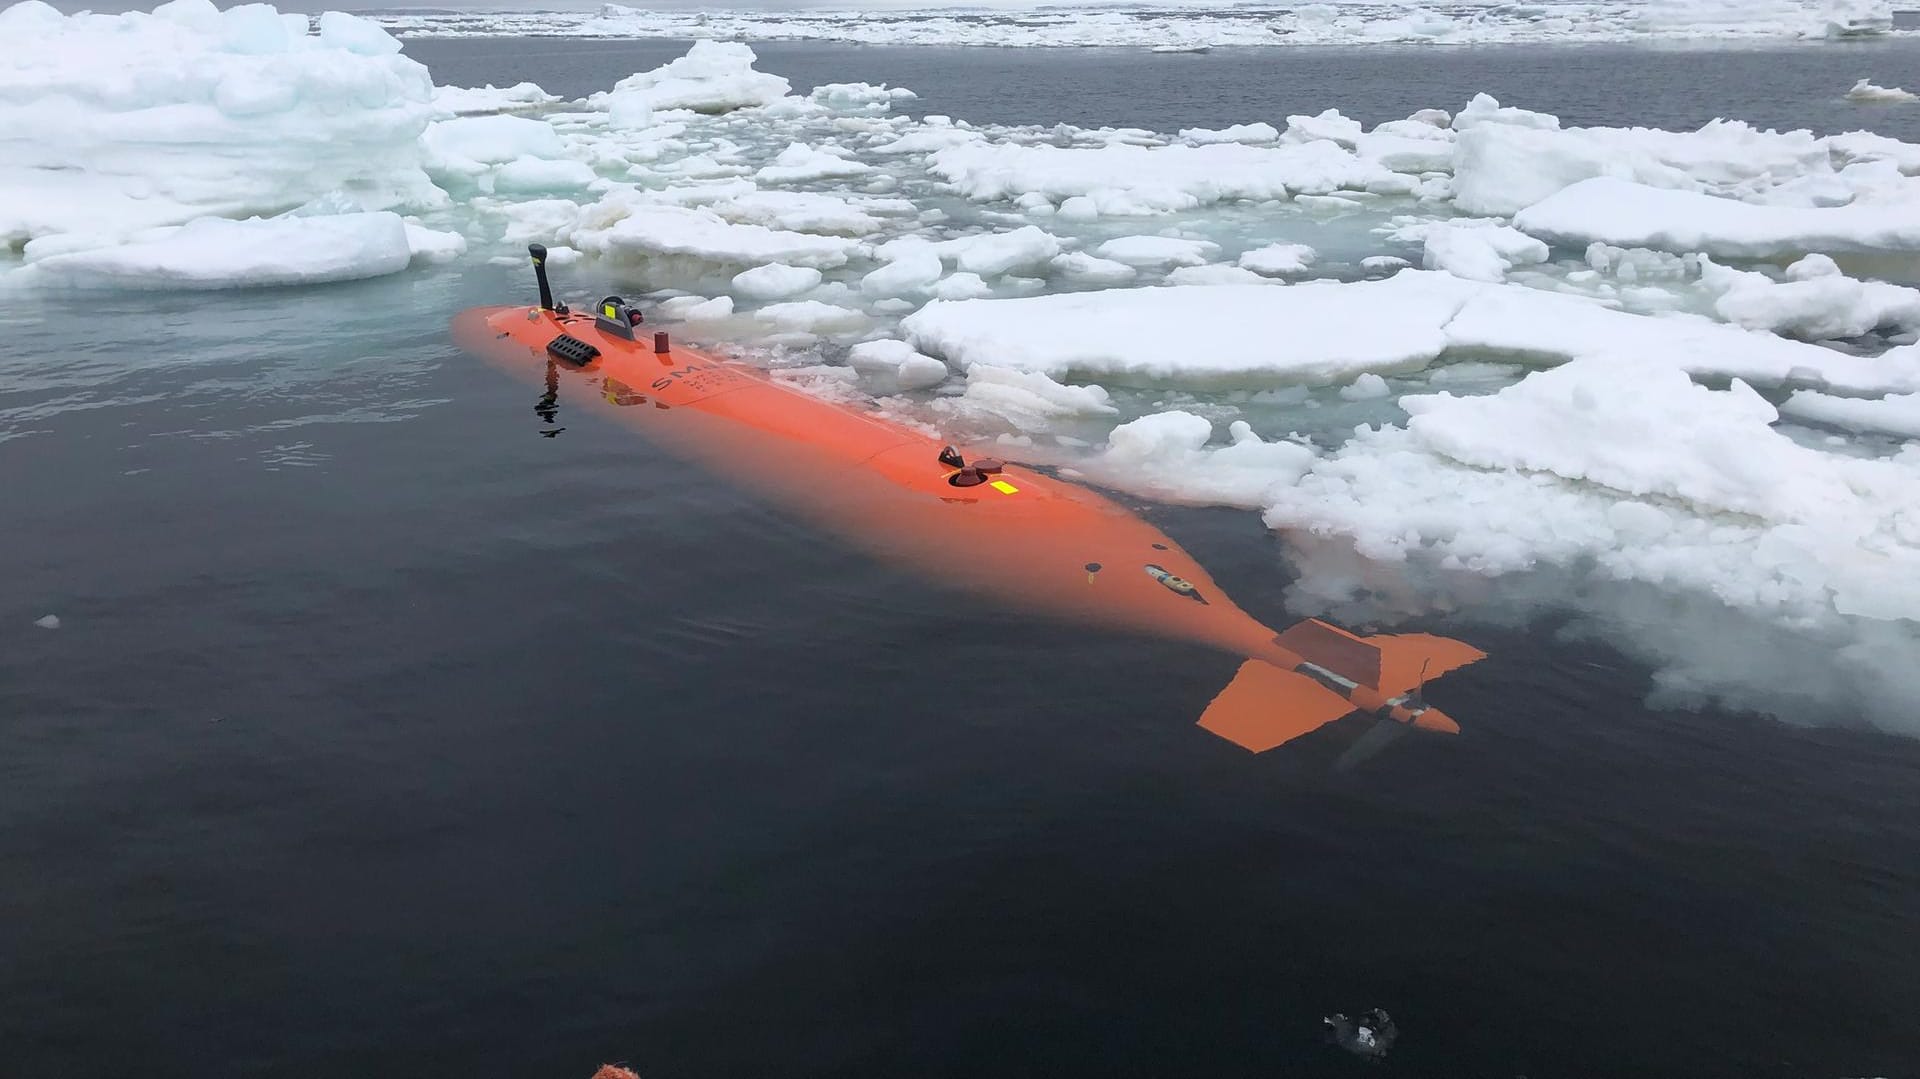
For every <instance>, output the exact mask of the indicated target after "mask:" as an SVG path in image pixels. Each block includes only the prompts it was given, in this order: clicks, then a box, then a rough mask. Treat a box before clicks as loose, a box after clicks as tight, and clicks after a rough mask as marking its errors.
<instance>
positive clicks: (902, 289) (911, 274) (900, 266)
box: [860, 245, 946, 296]
mask: <svg viewBox="0 0 1920 1079" xmlns="http://www.w3.org/2000/svg"><path fill="white" fill-rule="evenodd" d="M930 246H931V245H929V247H930ZM945 272H946V266H945V264H944V263H942V262H941V261H940V256H939V255H937V254H935V253H934V252H933V251H932V250H921V251H914V252H909V253H907V254H903V255H901V256H900V257H899V258H896V259H894V260H893V261H891V262H889V263H887V264H886V265H884V266H882V267H880V268H879V269H877V270H874V271H872V272H870V273H868V274H867V275H866V276H865V277H862V278H861V279H860V291H862V292H864V293H866V294H868V295H869V296H905V295H907V294H909V293H914V292H919V291H921V290H924V289H928V288H931V287H933V283H934V282H936V281H938V280H940V275H941V274H943V273H945Z"/></svg>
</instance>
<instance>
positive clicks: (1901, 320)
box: [1701, 255, 1920, 341]
mask: <svg viewBox="0 0 1920 1079" xmlns="http://www.w3.org/2000/svg"><path fill="white" fill-rule="evenodd" d="M1786 277H1787V280H1785V281H1775V280H1774V279H1773V278H1771V277H1768V276H1767V275H1765V274H1763V273H1757V272H1754V271H1747V270H1735V269H1731V268H1729V267H1726V266H1718V265H1715V264H1713V263H1711V262H1706V263H1703V266H1702V279H1701V283H1702V285H1704V286H1705V287H1706V288H1708V289H1710V290H1715V291H1718V292H1719V296H1718V297H1717V298H1716V299H1715V300H1714V305H1713V306H1714V310H1715V312H1717V313H1718V314H1719V315H1720V317H1721V318H1724V319H1726V320H1727V321H1728V322H1732V323H1734V324H1736V325H1740V326H1744V327H1746V328H1747V329H1749V330H1760V331H1764V332H1768V333H1777V334H1783V335H1785V336H1788V337H1798V338H1801V339H1803V340H1807V341H1827V340H1834V339H1838V338H1848V337H1859V336H1861V335H1863V334H1867V333H1871V332H1872V331H1874V330H1876V329H1881V328H1883V327H1888V328H1894V329H1901V330H1914V329H1920V290H1915V289H1911V288H1906V287H1904V286H1901V285H1891V284H1888V283H1886V282H1884V281H1858V280H1855V279H1853V278H1851V277H1847V276H1844V275H1843V274H1841V273H1840V269H1839V267H1838V266H1837V265H1835V264H1834V262H1833V260H1832V259H1830V258H1827V257H1826V256H1824V255H1809V256H1807V257H1806V258H1805V259H1802V260H1801V261H1799V262H1796V263H1794V264H1793V265H1792V266H1789V267H1788V268H1787V271H1786Z"/></svg>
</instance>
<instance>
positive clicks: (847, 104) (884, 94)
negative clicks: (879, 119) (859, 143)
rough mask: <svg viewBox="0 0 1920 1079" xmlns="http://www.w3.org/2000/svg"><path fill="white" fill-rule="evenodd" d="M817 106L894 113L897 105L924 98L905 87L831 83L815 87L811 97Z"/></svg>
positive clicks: (853, 110)
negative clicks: (893, 110)
mask: <svg viewBox="0 0 1920 1079" xmlns="http://www.w3.org/2000/svg"><path fill="white" fill-rule="evenodd" d="M807 96H808V97H809V98H810V99H811V100H812V101H813V102H814V104H816V105H820V106H822V107H824V108H827V109H829V110H831V111H833V112H852V113H865V114H868V115H873V114H878V113H883V112H887V111H890V110H891V109H892V108H893V107H894V105H896V104H899V103H901V102H905V101H912V100H913V99H914V98H916V97H919V96H920V95H918V94H916V93H914V92H913V91H912V90H909V89H907V88H906V87H904V86H891V87H890V86H887V85H885V84H884V83H883V84H881V85H879V86H875V85H874V84H872V83H867V82H830V83H825V84H822V85H820V86H816V87H814V88H813V92H812V93H810V94H808V95H807Z"/></svg>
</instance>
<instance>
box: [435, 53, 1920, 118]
mask: <svg viewBox="0 0 1920 1079" xmlns="http://www.w3.org/2000/svg"><path fill="white" fill-rule="evenodd" d="M688 44H689V43H688V42H685V41H670V40H612V41H609V40H597V39H585V38H466V39H434V38H421V39H417V40H411V41H408V42H407V43H406V52H407V54H408V55H410V56H412V57H414V58H415V59H417V60H419V61H420V62H422V63H424V64H426V65H427V66H428V67H429V68H432V69H433V73H434V81H435V82H439V83H448V82H454V83H457V84H459V85H465V84H466V83H467V82H469V81H472V82H476V83H487V82H491V83H493V84H495V85H501V86H504V85H508V84H510V83H514V82H518V81H521V80H523V79H524V80H531V81H533V82H537V83H539V84H540V85H541V86H543V87H545V88H546V89H547V90H548V91H549V92H550V93H555V94H560V95H563V96H566V97H579V96H584V95H586V94H590V93H593V92H594V91H596V90H605V89H607V88H608V87H610V86H611V85H612V84H613V83H614V82H615V81H616V80H618V79H621V78H624V77H626V76H627V75H630V74H632V73H633V72H635V71H645V70H648V69H649V68H653V67H657V66H659V65H660V64H663V63H666V62H667V61H669V60H672V59H674V58H675V57H678V56H680V55H682V54H683V53H685V52H686V50H687V46H688ZM753 49H754V52H755V53H757V54H758V55H759V57H760V64H759V67H760V69H761V70H763V71H772V72H776V73H778V74H781V75H785V76H786V77H787V78H789V79H791V80H792V81H793V85H794V89H795V90H796V91H800V92H804V91H806V90H810V89H812V88H813V87H815V86H818V85H820V84H822V83H830V82H874V83H886V84H889V85H892V86H905V87H909V88H911V89H912V90H913V91H914V92H915V93H918V94H919V95H920V98H919V100H917V101H914V102H910V103H909V104H908V106H907V110H906V111H909V112H911V113H913V114H914V115H926V114H930V113H942V114H946V115H950V116H953V117H955V118H956V119H962V120H967V121H971V122H973V123H981V124H986V123H992V124H1042V125H1051V124H1058V123H1067V124H1077V125H1080V126H1083V127H1099V126H1115V127H1145V128H1149V129H1152V130H1155V131H1175V130H1178V129H1180V128H1183V127H1223V126H1226V125H1228V124H1236V123H1251V122H1253V121H1256V120H1265V121H1268V122H1269V123H1272V124H1273V125H1274V126H1276V127H1285V126H1286V118H1287V116H1288V115H1289V114H1291V113H1318V112H1320V111H1321V110H1322V109H1327V108H1338V109H1339V110H1340V111H1341V112H1343V113H1345V114H1346V115H1348V116H1351V117H1353V118H1354V119H1356V120H1360V121H1362V122H1364V123H1366V124H1369V125H1371V124H1377V123H1381V122H1383V121H1386V120H1397V119H1400V118H1401V117H1404V116H1406V115H1408V114H1409V113H1411V112H1413V111H1414V110H1416V109H1428V108H1439V109H1447V110H1449V111H1452V110H1457V109H1459V108H1460V107H1461V106H1463V105H1465V104H1466V103H1467V102H1468V101H1469V100H1471V99H1472V97H1473V95H1474V94H1476V93H1479V92H1482V91H1484V92H1486V93H1490V94H1492V95H1493V96H1495V97H1497V98H1499V99H1500V101H1501V102H1502V103H1503V104H1507V105H1519V106H1522V107H1524V108H1529V109H1537V110H1540V111H1544V112H1551V113H1554V114H1555V115H1557V116H1559V117H1560V118H1561V120H1562V121H1564V122H1565V123H1566V124H1568V125H1570V126H1572V125H1582V124H1608V125H1622V124H1638V125H1642V126H1646V127H1666V128H1695V127H1699V126H1700V125H1701V124H1704V123H1706V122H1708V121H1709V120H1713V119H1716V118H1725V119H1738V120H1745V121H1747V122H1749V123H1752V124H1755V125H1757V126H1760V127H1774V128H1780V129H1792V128H1800V127H1805V128H1810V129H1812V130H1813V131H1815V132H1816V133H1818V134H1823V135H1824V134H1834V133H1837V132H1841V131H1852V130H1854V129H1856V128H1861V127H1868V128H1871V129H1872V130H1875V131H1878V132H1880V133H1881V134H1884V135H1889V136H1892V137H1894V138H1899V139H1907V140H1920V109H1916V108H1905V109H1902V108H1896V107H1888V106H1862V105H1856V104H1853V103H1851V102H1848V101H1847V100H1846V99H1845V94H1846V91H1847V89H1848V88H1849V87H1851V86H1852V85H1853V84H1854V81H1855V80H1856V79H1860V78H1869V77H1870V78H1872V79H1873V81H1875V82H1877V83H1879V84H1881V85H1883V86H1902V85H1916V86H1920V40H1914V39H1899V40H1894V41H1868V42H1828V43H1823V44H1822V45H1820V46H1818V47H1808V46H1805V45H1792V46H1788V45H1765V46H1741V47H1732V48H1711V47H1708V46H1706V45H1702V44H1697V43H1688V44H1677V45H1669V46H1644V45H1639V46H1636V45H1573V46H1566V47H1561V48H1552V49H1548V48H1541V47H1540V46H1537V45H1484V46H1473V47H1457V48H1456V47H1436V46H1430V45H1415V46H1404V47H1394V46H1379V45H1373V46H1358V47H1337V46H1328V47H1298V48H1285V49H1244V48H1243V49H1216V50H1214V51H1213V52H1210V53H1177V54H1170V55H1169V54H1155V53H1149V52H1142V51H1140V50H1138V49H1104V48H1086V49H979V48H966V47H940V46H927V45H834V44H821V43H813V42H792V41H764V42H755V43H754V45H753Z"/></svg>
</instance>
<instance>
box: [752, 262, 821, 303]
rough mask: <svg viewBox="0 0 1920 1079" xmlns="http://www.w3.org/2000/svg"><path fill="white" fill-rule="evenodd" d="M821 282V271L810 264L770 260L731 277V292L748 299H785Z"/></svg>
mask: <svg viewBox="0 0 1920 1079" xmlns="http://www.w3.org/2000/svg"><path fill="white" fill-rule="evenodd" d="M819 283H820V271H819V270H816V269H814V268H813V267H811V266H788V265H787V264H786V263H784V262H770V263H768V264H767V265H765V266H756V267H754V268H753V269H751V270H743V271H741V272H740V273H737V274H735V275H734V276H733V291H734V292H736V293H739V294H740V295H742V296H745V297H746V298H748V299H750V300H784V299H786V298H787V297H789V296H798V295H800V294H801V293H802V292H805V291H807V290H808V289H811V288H813V287H814V286H815V285H818V284H819Z"/></svg>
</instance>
